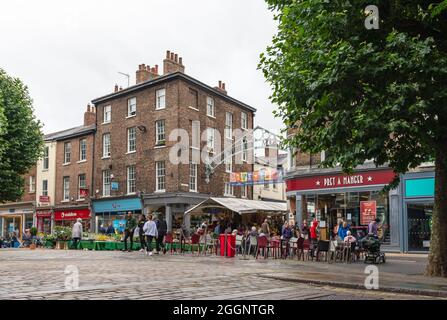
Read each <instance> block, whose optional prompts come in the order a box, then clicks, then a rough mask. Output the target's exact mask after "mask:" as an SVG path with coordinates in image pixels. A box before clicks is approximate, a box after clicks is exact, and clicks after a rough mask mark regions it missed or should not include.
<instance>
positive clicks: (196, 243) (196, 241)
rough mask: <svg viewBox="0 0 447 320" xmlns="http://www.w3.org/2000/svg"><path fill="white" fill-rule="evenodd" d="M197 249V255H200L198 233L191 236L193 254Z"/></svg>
mask: <svg viewBox="0 0 447 320" xmlns="http://www.w3.org/2000/svg"><path fill="white" fill-rule="evenodd" d="M195 247H197V253H198V254H200V236H199V235H198V234H197V233H194V234H193V235H192V236H191V253H194V248H195Z"/></svg>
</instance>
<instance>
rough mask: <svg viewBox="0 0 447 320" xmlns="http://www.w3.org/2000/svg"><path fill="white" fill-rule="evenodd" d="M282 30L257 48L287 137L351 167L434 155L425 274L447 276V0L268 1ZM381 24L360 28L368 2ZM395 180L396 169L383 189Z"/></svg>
mask: <svg viewBox="0 0 447 320" xmlns="http://www.w3.org/2000/svg"><path fill="white" fill-rule="evenodd" d="M266 1H267V3H268V4H269V8H270V9H271V10H273V11H274V12H275V19H277V21H278V33H277V34H276V35H275V36H274V38H273V41H272V44H271V45H270V46H269V47H268V48H267V49H266V52H265V53H263V54H261V61H260V65H259V66H260V68H261V69H262V71H263V73H264V76H265V78H266V79H267V81H268V82H269V83H270V84H271V86H272V91H273V93H272V96H271V100H272V101H273V102H274V103H275V104H277V105H278V109H277V111H276V116H278V117H280V118H281V119H282V120H283V121H284V123H285V125H286V127H287V128H293V127H295V128H296V134H295V135H293V136H291V137H290V138H288V139H286V141H285V145H286V146H290V147H296V148H298V149H299V150H301V151H304V152H310V153H317V152H320V151H323V150H325V151H326V154H327V157H326V159H325V161H324V162H323V164H322V165H323V166H334V165H335V164H338V163H339V164H340V165H341V166H342V169H343V171H345V172H347V173H350V172H352V171H353V169H354V168H355V167H356V166H357V165H360V164H362V163H364V162H365V161H366V160H368V159H373V160H374V162H375V163H376V165H384V164H387V165H388V166H390V167H391V168H393V169H394V171H395V172H396V173H405V172H407V171H408V170H409V169H410V168H415V167H417V166H418V165H419V164H421V163H422V162H425V161H429V160H433V159H434V160H435V165H436V169H435V172H436V185H435V205H434V211H433V230H432V237H431V244H430V255H429V264H428V267H427V274H429V275H437V276H446V277H447V10H446V1H445V0H444V1H434V0H430V1H415V0H368V1H360V0H353V1H344V0H331V1H329V0H266ZM368 5H376V6H377V7H378V9H379V28H378V29H371V30H368V29H367V28H366V27H365V23H364V22H365V18H366V14H365V8H366V7H367V6H368ZM397 184H398V179H397V178H396V179H395V181H393V183H392V184H390V186H389V188H391V187H394V186H396V185H397Z"/></svg>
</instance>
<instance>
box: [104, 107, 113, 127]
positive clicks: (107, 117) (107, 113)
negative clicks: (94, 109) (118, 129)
mask: <svg viewBox="0 0 447 320" xmlns="http://www.w3.org/2000/svg"><path fill="white" fill-rule="evenodd" d="M102 120H103V122H102V123H103V124H106V123H110V122H112V106H111V105H108V106H104V110H103V119H102Z"/></svg>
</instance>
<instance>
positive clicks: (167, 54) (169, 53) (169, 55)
mask: <svg viewBox="0 0 447 320" xmlns="http://www.w3.org/2000/svg"><path fill="white" fill-rule="evenodd" d="M170 57H171V51H169V50H166V59H169V58H170Z"/></svg>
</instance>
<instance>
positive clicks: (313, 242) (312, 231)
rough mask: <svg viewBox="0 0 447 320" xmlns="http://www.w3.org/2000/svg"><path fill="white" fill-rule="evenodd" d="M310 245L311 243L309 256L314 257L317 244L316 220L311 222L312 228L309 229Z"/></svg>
mask: <svg viewBox="0 0 447 320" xmlns="http://www.w3.org/2000/svg"><path fill="white" fill-rule="evenodd" d="M310 243H311V250H310V253H311V256H312V258H313V257H314V254H315V251H316V250H315V249H316V247H317V243H318V220H317V219H314V220H313V221H312V226H311V227H310Z"/></svg>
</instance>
